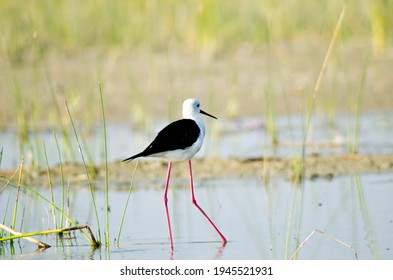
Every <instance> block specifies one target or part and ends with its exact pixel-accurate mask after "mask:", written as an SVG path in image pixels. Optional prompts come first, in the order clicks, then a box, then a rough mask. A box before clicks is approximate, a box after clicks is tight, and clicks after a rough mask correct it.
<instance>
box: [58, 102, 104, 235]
mask: <svg viewBox="0 0 393 280" xmlns="http://www.w3.org/2000/svg"><path fill="white" fill-rule="evenodd" d="M65 106H66V108H67V112H68V115H69V117H70V121H71V126H72V129H73V131H74V135H75V139H76V142H77V145H78V150H79V154H80V156H81V158H82V162H83V167H84V169H85V173H86V176H87V182H88V185H89V189H90V194H91V199H92V203H93V208H94V214H95V217H96V222H97V230H98V241H99V242H101V228H100V219H99V217H98V211H97V205H96V201H95V195H94V193H95V191H94V187H93V184H92V182H91V179H90V171H89V168H88V166H87V164H86V160H85V156H84V154H83V151H82V147H81V144H80V141H79V137H78V133H77V132H76V128H75V124H74V121H73V119H72V116H71V112H70V109H69V107H68V103H67V100H65Z"/></svg>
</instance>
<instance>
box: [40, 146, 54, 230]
mask: <svg viewBox="0 0 393 280" xmlns="http://www.w3.org/2000/svg"><path fill="white" fill-rule="evenodd" d="M42 147H43V149H44V156H45V163H46V173H47V175H48V182H49V191H50V194H51V199H52V204H53V205H54V204H55V196H54V194H53V184H52V176H51V172H50V168H49V162H48V155H47V153H46V147H45V142H44V139H42ZM52 216H53V225H54V227H55V228H57V223H56V210H55V208H54V207H53V206H52Z"/></svg>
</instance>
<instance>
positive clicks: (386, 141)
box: [0, 112, 393, 169]
mask: <svg viewBox="0 0 393 280" xmlns="http://www.w3.org/2000/svg"><path fill="white" fill-rule="evenodd" d="M332 122H333V123H330V122H329V121H328V120H327V119H326V118H325V117H321V116H315V117H314V118H313V121H312V124H311V126H310V133H309V137H308V140H307V141H308V142H309V143H310V145H308V146H307V153H308V154H310V153H322V154H342V153H347V152H348V151H349V146H350V144H351V143H352V139H353V134H354V131H355V130H354V127H355V120H354V118H353V117H348V116H345V115H341V116H337V118H335V119H334V120H333V121H332ZM165 124H166V122H163V121H161V122H155V123H151V124H150V125H148V126H147V128H146V129H144V130H142V129H140V128H138V127H135V126H132V125H131V124H128V123H109V124H108V125H107V142H108V160H109V161H114V160H120V159H124V158H125V157H128V156H130V155H132V154H135V153H138V152H140V151H141V150H142V149H144V148H145V147H146V145H147V144H148V143H150V142H151V140H152V139H153V138H154V137H155V136H156V133H157V131H159V130H160V129H162V128H163V127H164V126H165ZM206 125H207V133H206V138H205V141H204V145H203V146H202V149H201V151H200V152H199V153H198V154H197V155H196V157H204V156H208V157H212V156H214V157H240V158H249V157H261V156H279V157H291V156H293V155H300V154H301V143H302V142H303V134H304V133H303V131H304V130H305V120H304V118H302V117H300V116H296V115H293V116H286V117H277V119H276V126H277V139H278V145H277V146H274V147H273V146H272V144H271V135H270V134H269V133H268V132H267V130H266V124H265V122H264V121H263V120H262V119H259V118H248V119H239V120H218V121H216V120H208V121H206ZM77 130H78V133H79V138H80V139H81V140H80V141H81V145H82V150H83V152H84V156H85V158H86V160H87V159H88V158H91V160H92V161H93V162H94V163H96V164H99V163H103V162H104V152H103V146H104V141H103V129H102V127H99V126H97V127H94V128H93V129H91V130H89V133H86V130H85V129H84V128H83V127H81V128H78V129H77ZM82 132H84V133H82ZM56 134H57V138H58V139H59V143H60V148H61V150H62V151H66V153H63V154H62V161H63V162H65V161H67V160H70V155H69V154H70V153H69V152H68V149H67V147H66V144H65V142H64V141H62V137H61V135H60V133H59V132H56ZM355 138H356V139H357V142H358V150H357V151H358V152H359V153H363V154H374V153H377V154H383V153H392V152H393V113H387V112H386V113H383V112H382V113H368V114H362V115H361V116H360V117H359V131H358V136H357V137H355ZM30 141H31V143H30V144H27V145H26V147H25V152H24V161H25V164H29V163H31V162H32V161H33V160H35V162H36V163H38V165H40V166H42V167H45V157H44V154H43V149H42V141H44V142H45V147H46V149H47V155H48V161H49V164H50V165H55V164H58V163H59V157H58V151H57V147H56V142H55V139H54V136H53V131H51V130H44V131H40V132H37V133H36V134H31V135H30ZM0 143H1V146H0V148H1V147H3V148H4V151H3V160H2V162H1V168H4V169H9V168H14V167H15V166H18V165H19V163H20V158H21V157H20V155H19V151H18V147H19V142H18V136H17V133H16V132H15V131H10V130H8V131H3V132H0ZM70 143H71V145H72V149H73V153H74V155H75V161H79V162H81V157H80V154H79V152H78V146H77V145H76V141H75V137H74V135H73V133H72V132H71V131H70ZM84 143H89V144H88V146H84V145H83V144H84ZM37 151H38V152H37Z"/></svg>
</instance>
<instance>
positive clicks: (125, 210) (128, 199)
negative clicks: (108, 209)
mask: <svg viewBox="0 0 393 280" xmlns="http://www.w3.org/2000/svg"><path fill="white" fill-rule="evenodd" d="M138 163H139V161H137V162H136V164H135V167H134V172H133V174H132V179H131V183H130V187H129V189H128V195H127V200H126V203H125V205H124V210H123V214H122V216H121V220H120V226H119V232H118V234H117V238H116V245H117V246H119V242H120V235H121V231H122V229H123V222H124V218H125V216H126V212H127V208H128V202H129V201H130V197H131V192H132V189H133V186H134V181H135V174H136V170H137V167H138Z"/></svg>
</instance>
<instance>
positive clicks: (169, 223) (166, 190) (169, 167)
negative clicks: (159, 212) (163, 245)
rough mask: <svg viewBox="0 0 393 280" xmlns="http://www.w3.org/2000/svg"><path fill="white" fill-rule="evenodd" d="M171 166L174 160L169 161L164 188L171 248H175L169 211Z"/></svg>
mask: <svg viewBox="0 0 393 280" xmlns="http://www.w3.org/2000/svg"><path fill="white" fill-rule="evenodd" d="M171 167H172V162H170V161H169V162H168V172H167V175H166V182H165V190H164V205H165V213H166V220H167V222H168V231H169V240H170V242H171V249H172V250H173V240H172V230H171V220H170V218H169V212H168V197H167V194H168V186H169V178H170V177H171Z"/></svg>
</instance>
